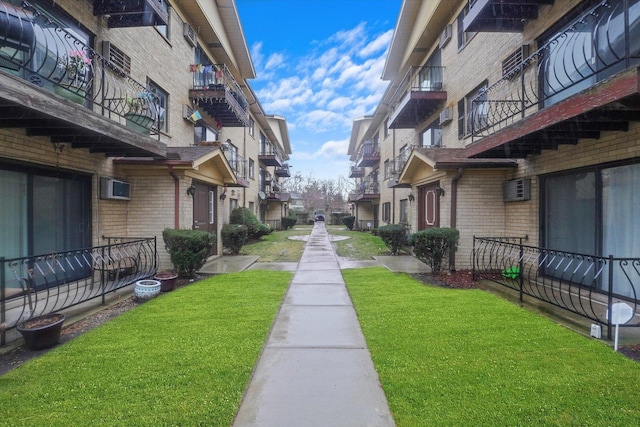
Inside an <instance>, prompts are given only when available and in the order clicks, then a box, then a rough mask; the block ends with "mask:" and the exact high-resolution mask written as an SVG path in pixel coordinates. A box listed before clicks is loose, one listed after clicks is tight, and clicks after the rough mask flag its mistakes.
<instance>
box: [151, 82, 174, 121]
mask: <svg viewBox="0 0 640 427" xmlns="http://www.w3.org/2000/svg"><path fill="white" fill-rule="evenodd" d="M147 86H148V90H149V92H151V93H153V94H154V95H155V96H156V97H155V98H154V101H155V103H156V111H157V114H158V117H157V120H156V122H155V123H154V126H156V127H157V128H158V129H160V130H161V131H164V132H166V131H167V127H168V125H167V122H168V120H167V119H166V116H167V105H168V104H169V95H168V94H167V92H165V91H164V90H162V89H160V87H159V86H157V85H156V84H155V83H152V82H149V83H148V84H147Z"/></svg>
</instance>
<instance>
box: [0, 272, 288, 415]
mask: <svg viewBox="0 0 640 427" xmlns="http://www.w3.org/2000/svg"><path fill="white" fill-rule="evenodd" d="M290 280H291V273H288V272H272V271H257V270H256V271H254V270H251V271H247V272H242V273H234V274H225V275H221V276H215V277H212V278H208V279H206V280H203V281H201V282H198V283H195V284H193V285H190V286H187V287H184V288H180V289H178V290H176V291H173V292H171V293H167V294H163V295H161V296H159V297H158V298H155V299H153V300H151V301H148V302H145V303H144V304H142V305H141V306H139V307H136V308H135V309H133V310H131V311H129V312H127V313H124V314H123V315H121V316H119V317H118V318H116V319H114V320H112V321H110V322H108V323H106V324H104V325H102V326H100V327H99V328H96V329H94V330H92V331H90V332H88V333H86V334H84V335H82V336H80V337H78V338H76V339H74V340H72V341H70V342H68V343H66V344H64V345H61V346H60V347H57V348H55V349H53V350H52V351H50V352H49V353H47V354H45V355H43V356H42V357H39V358H37V359H34V360H32V361H30V362H28V363H26V364H24V365H22V366H20V367H18V368H16V369H15V370H13V371H11V372H9V373H8V374H7V375H4V376H2V377H0V414H2V415H1V416H0V425H10V426H36V425H37V426H40V425H42V426H44V425H46V426H70V425H83V426H89V425H104V426H122V425H136V426H161V425H162V426H167V425H176V426H177V425H179V426H196V425H199V426H200V425H207V426H223V425H226V426H228V425H230V424H231V421H232V419H233V417H234V415H235V413H236V411H237V409H238V406H239V404H240V400H241V398H242V394H243V392H244V390H245V388H246V386H247V384H248V381H249V378H250V375H251V372H252V370H253V367H254V365H255V364H256V362H257V359H258V356H259V353H260V351H261V348H262V346H263V343H264V341H265V339H266V336H267V334H268V332H269V329H270V327H271V324H272V322H273V319H274V318H275V314H276V312H277V309H278V307H279V305H280V303H281V301H282V299H283V297H284V293H285V291H286V288H287V286H288V283H289V281H290Z"/></svg>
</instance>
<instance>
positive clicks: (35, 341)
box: [16, 313, 65, 350]
mask: <svg viewBox="0 0 640 427" xmlns="http://www.w3.org/2000/svg"><path fill="white" fill-rule="evenodd" d="M64 319H65V317H64V314H61V313H51V314H46V315H43V316H38V317H34V318H33V319H29V320H25V321H24V322H22V323H20V324H19V325H18V326H17V327H16V329H17V330H18V332H20V334H22V337H23V338H24V344H25V346H26V347H27V348H28V349H30V350H42V349H45V348H49V347H53V346H54V345H56V344H58V342H59V341H60V332H61V331H62V323H63V322H64Z"/></svg>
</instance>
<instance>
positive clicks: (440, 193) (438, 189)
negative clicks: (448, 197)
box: [436, 183, 444, 197]
mask: <svg viewBox="0 0 640 427" xmlns="http://www.w3.org/2000/svg"><path fill="white" fill-rule="evenodd" d="M436 192H437V193H438V196H440V197H443V196H444V189H443V188H442V187H440V183H437V184H436Z"/></svg>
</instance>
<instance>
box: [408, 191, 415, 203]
mask: <svg viewBox="0 0 640 427" xmlns="http://www.w3.org/2000/svg"><path fill="white" fill-rule="evenodd" d="M408 199H409V201H410V202H413V201H414V200H415V199H416V196H414V195H413V193H409V196H408Z"/></svg>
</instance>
